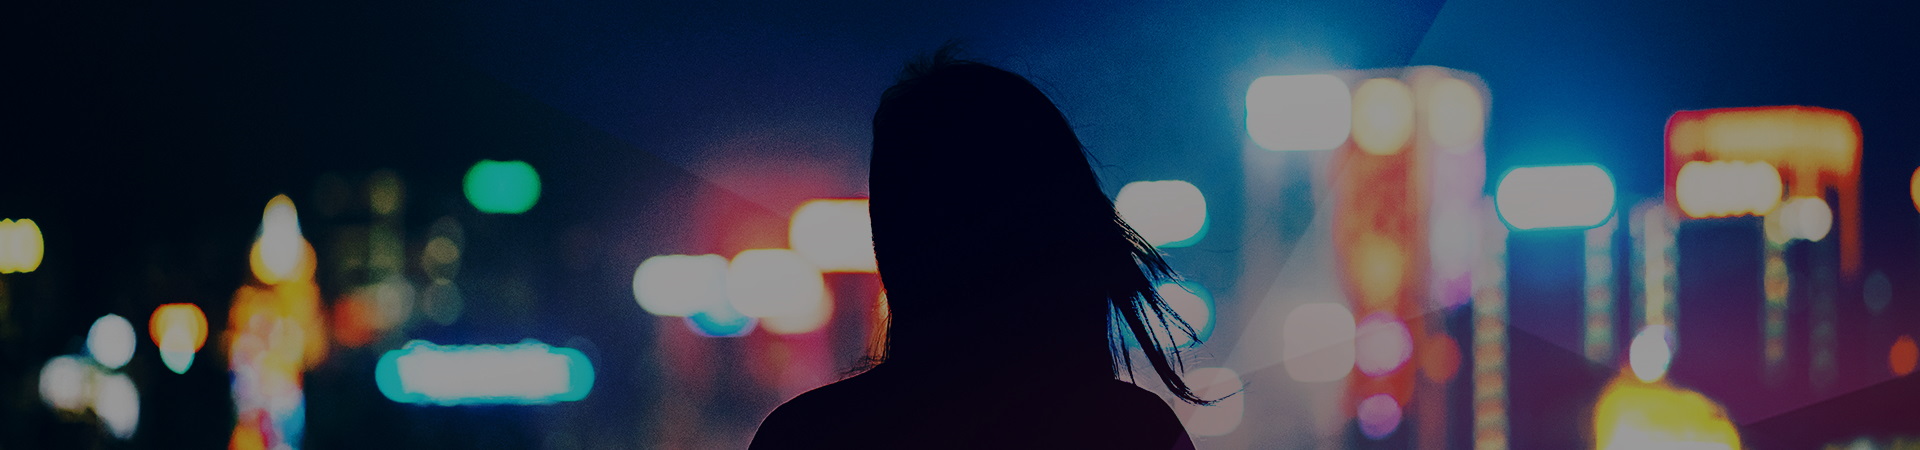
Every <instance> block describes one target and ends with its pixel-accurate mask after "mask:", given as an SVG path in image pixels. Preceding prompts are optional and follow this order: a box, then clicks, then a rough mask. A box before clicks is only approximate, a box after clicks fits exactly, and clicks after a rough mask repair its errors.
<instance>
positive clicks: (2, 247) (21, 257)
mask: <svg viewBox="0 0 1920 450" xmlns="http://www.w3.org/2000/svg"><path fill="white" fill-rule="evenodd" d="M46 250H47V249H46V242H45V240H44V238H43V237H42V236H41V235H40V225H39V224H36V223H34V222H33V219H20V220H18V221H14V220H11V219H8V220H0V273H14V272H32V271H34V269H38V268H40V260H41V258H43V257H45V256H46Z"/></svg>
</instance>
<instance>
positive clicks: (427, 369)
mask: <svg viewBox="0 0 1920 450" xmlns="http://www.w3.org/2000/svg"><path fill="white" fill-rule="evenodd" d="M373 374H374V383H375V384H376V385H378V386H379V387H380V393H381V394H382V395H385V396H387V399H389V400H393V401H395V402H400V403H414V404H423V405H426V404H431V405H441V406H460V405H545V404H552V403H558V402H571V401H576V400H580V399H583V398H586V397H587V393H588V392H589V391H592V390H593V364H592V363H590V362H588V361H587V355H585V354H582V353H580V351H579V350H574V349H571V348H566V347H553V346H549V345H547V344H544V343H541V342H540V341H536V340H532V339H528V340H525V341H521V342H520V343H518V344H507V345H436V344H434V343H432V342H427V341H419V340H416V341H412V342H408V343H407V345H406V346H405V347H402V348H401V349H399V350H393V351H389V352H387V353H386V354H385V355H382V356H381V357H380V362H379V364H377V365H376V366H375V367H374V369H373Z"/></svg>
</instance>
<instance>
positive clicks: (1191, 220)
mask: <svg viewBox="0 0 1920 450" xmlns="http://www.w3.org/2000/svg"><path fill="white" fill-rule="evenodd" d="M1113 208H1114V209H1115V210H1117V211H1119V213H1120V219H1121V220H1125V221H1126V222H1127V225H1128V226H1131V227H1133V229H1134V230H1135V231H1138V232H1139V233H1140V237H1141V238H1145V239H1146V240H1147V243H1149V244H1153V245H1154V246H1156V247H1186V246H1190V245H1193V244H1194V243H1196V242H1199V241H1200V239H1202V238H1205V237H1206V236H1207V228H1208V223H1207V220H1208V219H1207V199H1206V196H1204V195H1201V193H1200V188H1197V187H1194V186H1193V184H1192V183H1188V182H1185V181H1180V180H1165V181H1135V182H1132V183H1127V185H1126V186H1121V187H1120V193H1119V194H1118V195H1116V196H1115V198H1114V201H1113Z"/></svg>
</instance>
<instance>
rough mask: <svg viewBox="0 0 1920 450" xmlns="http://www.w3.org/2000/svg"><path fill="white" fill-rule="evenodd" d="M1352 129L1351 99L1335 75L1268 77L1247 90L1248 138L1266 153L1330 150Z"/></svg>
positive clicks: (1341, 141) (1344, 83)
mask: <svg viewBox="0 0 1920 450" xmlns="http://www.w3.org/2000/svg"><path fill="white" fill-rule="evenodd" d="M1352 126H1353V96H1352V93H1350V92H1348V90H1347V83H1346V82H1345V81H1341V80H1340V78H1338V77H1335V76H1332V75H1289V76H1265V77H1260V78H1258V79H1255V80H1253V85H1252V86H1248V87H1247V134H1248V135H1249V136H1251V137H1252V138H1253V142H1254V144H1258V145H1259V146H1260V147H1261V148H1265V149H1267V150H1332V149H1334V148H1337V147H1339V146H1340V144H1343V143H1346V141H1347V133H1348V131H1349V130H1350V129H1351V128H1352Z"/></svg>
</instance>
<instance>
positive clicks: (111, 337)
mask: <svg viewBox="0 0 1920 450" xmlns="http://www.w3.org/2000/svg"><path fill="white" fill-rule="evenodd" d="M138 342H139V339H138V338H137V337H136V336H135V334H134V332H133V323H131V322H127V318H125V317H120V316H118V315H113V314H108V315H105V316H101V317H100V318H99V319H96V320H94V321H93V328H90V329H88V330H87V354H88V355H92V356H93V360H94V361H99V362H100V365H102V366H106V367H107V368H108V369H118V368H120V366H124V365H127V361H130V360H132V359H133V349H134V345H135V344H137V343H138Z"/></svg>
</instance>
